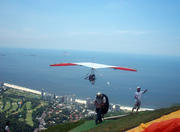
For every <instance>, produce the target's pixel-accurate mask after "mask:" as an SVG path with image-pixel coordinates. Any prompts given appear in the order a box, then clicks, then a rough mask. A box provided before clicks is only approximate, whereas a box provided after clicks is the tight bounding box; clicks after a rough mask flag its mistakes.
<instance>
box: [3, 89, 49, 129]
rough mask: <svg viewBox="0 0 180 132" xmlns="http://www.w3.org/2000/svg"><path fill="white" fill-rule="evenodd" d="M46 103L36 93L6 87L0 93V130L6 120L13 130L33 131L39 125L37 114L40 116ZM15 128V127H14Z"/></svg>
mask: <svg viewBox="0 0 180 132" xmlns="http://www.w3.org/2000/svg"><path fill="white" fill-rule="evenodd" d="M45 106H47V103H46V102H45V101H43V100H41V97H40V96H39V95H36V94H32V93H28V92H23V91H19V90H15V89H7V90H5V91H1V93H0V118H1V123H0V131H3V129H4V127H5V124H6V122H7V121H9V122H10V126H9V127H10V130H11V131H13V132H16V131H17V132H19V131H33V130H34V129H35V128H37V127H39V122H38V120H36V117H37V116H41V114H42V112H43V111H44V108H45ZM14 128H16V129H14Z"/></svg>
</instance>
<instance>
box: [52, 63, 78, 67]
mask: <svg viewBox="0 0 180 132" xmlns="http://www.w3.org/2000/svg"><path fill="white" fill-rule="evenodd" d="M75 65H77V64H73V63H60V64H52V65H50V66H75Z"/></svg>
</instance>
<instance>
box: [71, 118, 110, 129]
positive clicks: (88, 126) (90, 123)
mask: <svg viewBox="0 0 180 132" xmlns="http://www.w3.org/2000/svg"><path fill="white" fill-rule="evenodd" d="M108 122H109V121H108V120H106V121H104V122H103V123H102V124H107V123H108ZM97 126H98V125H96V124H95V121H94V120H90V121H86V122H84V123H83V124H82V125H80V126H78V127H76V128H74V129H72V130H70V131H69V132H83V131H87V130H90V129H92V128H96V127H97Z"/></svg>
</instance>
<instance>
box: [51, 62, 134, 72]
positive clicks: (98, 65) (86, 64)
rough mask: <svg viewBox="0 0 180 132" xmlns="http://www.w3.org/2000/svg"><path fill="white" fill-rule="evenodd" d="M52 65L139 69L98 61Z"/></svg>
mask: <svg viewBox="0 0 180 132" xmlns="http://www.w3.org/2000/svg"><path fill="white" fill-rule="evenodd" d="M50 66H86V67H90V68H93V69H98V68H112V69H118V70H124V71H137V70H136V69H132V68H126V67H119V66H111V65H104V64H98V63H92V62H79V63H60V64H52V65H50Z"/></svg>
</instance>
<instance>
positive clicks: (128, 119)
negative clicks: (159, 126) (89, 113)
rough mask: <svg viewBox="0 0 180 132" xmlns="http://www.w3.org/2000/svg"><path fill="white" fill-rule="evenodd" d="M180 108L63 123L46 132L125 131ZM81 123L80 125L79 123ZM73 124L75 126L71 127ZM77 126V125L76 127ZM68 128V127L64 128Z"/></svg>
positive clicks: (174, 107)
mask: <svg viewBox="0 0 180 132" xmlns="http://www.w3.org/2000/svg"><path fill="white" fill-rule="evenodd" d="M177 110H180V106H179V105H178V106H172V107H170V108H162V109H157V110H154V111H142V112H139V113H138V114H136V113H134V114H129V115H127V116H125V117H122V118H120V119H117V120H106V121H104V122H103V123H102V124H99V125H97V126H96V125H95V123H94V121H93V120H84V121H79V122H76V124H74V123H71V124H68V125H67V124H61V125H57V126H55V127H51V128H48V129H47V130H46V131H45V132H50V131H52V130H53V131H54V132H60V131H61V132H62V131H64V132H65V131H70V132H82V131H87V132H102V131H103V132H123V131H126V130H129V129H131V128H134V127H136V126H138V125H139V124H141V123H146V122H149V121H151V120H154V119H157V118H159V117H161V116H163V115H166V114H169V113H171V112H174V111H177ZM79 124H80V125H79ZM71 125H72V126H73V127H71ZM75 126H77V127H75ZM64 128H66V129H64Z"/></svg>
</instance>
